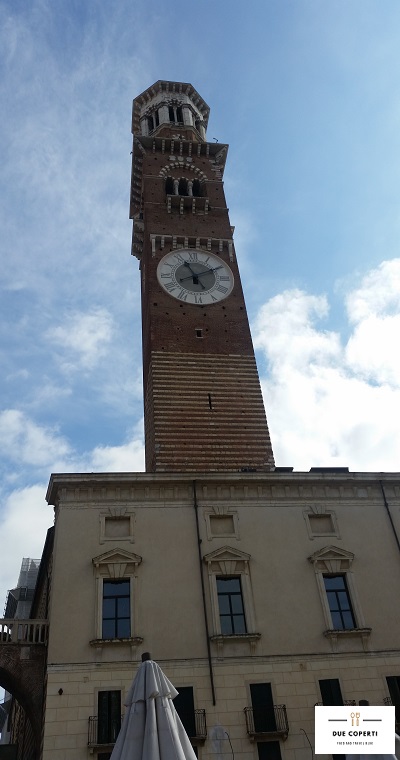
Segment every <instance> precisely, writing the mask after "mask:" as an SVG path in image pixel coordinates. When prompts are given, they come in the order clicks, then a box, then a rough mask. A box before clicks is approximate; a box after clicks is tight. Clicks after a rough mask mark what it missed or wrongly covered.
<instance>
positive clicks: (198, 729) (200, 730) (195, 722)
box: [178, 710, 207, 744]
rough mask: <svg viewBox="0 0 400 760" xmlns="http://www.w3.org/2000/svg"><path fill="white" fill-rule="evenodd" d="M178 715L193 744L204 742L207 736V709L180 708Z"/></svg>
mask: <svg viewBox="0 0 400 760" xmlns="http://www.w3.org/2000/svg"><path fill="white" fill-rule="evenodd" d="M178 715H179V717H180V719H181V721H182V724H183V727H184V729H185V731H186V733H187V735H188V737H189V739H190V741H191V742H192V744H203V743H204V742H205V740H206V738H207V721H206V711H205V710H194V711H193V710H188V711H183V710H179V712H178Z"/></svg>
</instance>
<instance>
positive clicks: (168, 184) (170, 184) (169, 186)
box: [165, 177, 174, 195]
mask: <svg viewBox="0 0 400 760" xmlns="http://www.w3.org/2000/svg"><path fill="white" fill-rule="evenodd" d="M165 192H166V193H167V195H173V194H174V180H173V178H172V177H167V179H166V180H165Z"/></svg>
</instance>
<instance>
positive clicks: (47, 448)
mask: <svg viewBox="0 0 400 760" xmlns="http://www.w3.org/2000/svg"><path fill="white" fill-rule="evenodd" d="M0 451H1V455H2V456H3V457H4V458H7V459H9V460H11V461H13V462H15V463H17V464H18V465H21V464H22V465H28V466H38V467H49V466H50V463H51V462H54V461H57V459H65V458H66V457H67V456H68V455H69V454H70V446H69V444H68V442H67V441H66V440H65V438H63V436H60V435H59V434H58V433H57V431H56V430H54V429H51V428H50V427H45V426H40V425H37V424H36V423H35V422H33V421H32V420H31V419H29V418H28V417H27V416H26V415H25V414H24V413H23V412H21V411H19V410H18V409H6V410H5V411H3V412H1V413H0Z"/></svg>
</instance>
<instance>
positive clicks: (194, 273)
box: [180, 261, 205, 290]
mask: <svg viewBox="0 0 400 760" xmlns="http://www.w3.org/2000/svg"><path fill="white" fill-rule="evenodd" d="M184 266H185V267H188V269H189V271H190V272H191V273H192V274H191V276H190V277H182V279H181V280H180V282H183V280H193V285H198V284H200V285H201V287H202V288H203V290H205V286H204V285H203V283H202V282H201V280H200V281H199V280H198V277H197V272H193V269H192V267H191V266H190V264H189V262H188V261H185V264H184Z"/></svg>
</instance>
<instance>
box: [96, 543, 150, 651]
mask: <svg viewBox="0 0 400 760" xmlns="http://www.w3.org/2000/svg"><path fill="white" fill-rule="evenodd" d="M141 562H142V557H140V556H139V555H138V554H132V553H131V552H128V551H126V550H125V549H120V548H114V549H110V551H108V552H105V553H104V554H100V555H98V556H97V557H93V559H92V564H93V566H94V575H95V589H96V591H95V621H94V622H95V638H94V639H93V640H92V641H90V644H91V645H92V646H95V647H97V648H100V649H101V648H102V647H103V646H104V645H106V644H127V643H128V644H130V645H131V646H132V647H134V648H135V647H136V646H137V645H138V644H141V643H142V641H143V637H141V636H138V634H137V631H138V575H137V569H138V567H139V565H140V564H141ZM104 580H129V581H130V624H131V625H130V633H131V635H130V636H129V637H128V638H123V639H103V635H102V634H103V631H102V621H103V614H102V609H103V582H104ZM132 655H134V651H133V652H132Z"/></svg>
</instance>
